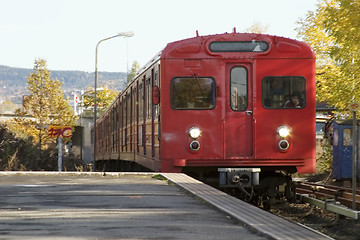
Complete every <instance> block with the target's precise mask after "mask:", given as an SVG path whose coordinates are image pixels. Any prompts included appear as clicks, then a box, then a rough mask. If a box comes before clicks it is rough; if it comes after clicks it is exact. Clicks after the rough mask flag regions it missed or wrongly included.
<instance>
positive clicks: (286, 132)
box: [277, 126, 290, 138]
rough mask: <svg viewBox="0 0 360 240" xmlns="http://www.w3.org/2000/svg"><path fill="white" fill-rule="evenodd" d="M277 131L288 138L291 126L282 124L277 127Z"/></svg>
mask: <svg viewBox="0 0 360 240" xmlns="http://www.w3.org/2000/svg"><path fill="white" fill-rule="evenodd" d="M277 133H278V134H279V136H280V137H282V138H286V137H288V136H289V135H290V128H289V127H287V126H280V127H279V128H278V129H277Z"/></svg>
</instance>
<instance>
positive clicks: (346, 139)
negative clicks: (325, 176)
mask: <svg viewBox="0 0 360 240" xmlns="http://www.w3.org/2000/svg"><path fill="white" fill-rule="evenodd" d="M359 122H360V120H357V134H356V138H357V142H358V148H357V171H356V176H357V178H359V161H358V158H359V157H358V156H359ZM333 131H334V132H333V165H332V166H333V177H334V178H335V179H337V180H344V179H351V178H352V167H353V166H352V165H353V156H352V154H353V141H352V131H353V120H351V119H350V120H336V121H334V123H333Z"/></svg>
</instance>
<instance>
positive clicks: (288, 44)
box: [160, 33, 315, 188]
mask: <svg viewBox="0 0 360 240" xmlns="http://www.w3.org/2000/svg"><path fill="white" fill-rule="evenodd" d="M160 105H161V124H160V126H161V140H160V142H161V143H160V145H161V159H162V171H170V172H180V171H191V172H199V173H200V172H201V173H204V172H205V173H206V171H211V170H216V171H220V175H221V176H222V177H221V179H220V181H221V182H222V185H223V186H224V187H234V186H235V187H240V188H247V187H253V186H259V185H264V184H266V185H268V184H270V183H269V182H270V180H269V179H271V181H273V179H277V178H279V179H280V180H275V182H276V184H275V185H276V187H272V186H271V187H270V186H267V188H278V187H279V185H281V184H282V183H283V182H284V181H285V182H286V181H288V179H289V178H288V177H285V179H286V180H284V178H283V177H280V176H282V175H284V174H283V173H285V175H288V174H291V173H294V172H299V173H313V172H314V171H315V56H314V53H313V52H312V50H311V49H310V47H309V46H308V45H306V44H305V43H302V42H299V41H296V40H291V39H287V38H282V37H277V36H270V35H262V34H240V33H230V34H220V35H211V36H198V37H195V38H191V39H186V40H182V41H178V42H174V43H171V44H168V46H167V47H166V48H165V50H164V51H163V53H162V56H161V104H160ZM278 176H279V177H278ZM284 184H286V183H284ZM265 187H266V186H265Z"/></svg>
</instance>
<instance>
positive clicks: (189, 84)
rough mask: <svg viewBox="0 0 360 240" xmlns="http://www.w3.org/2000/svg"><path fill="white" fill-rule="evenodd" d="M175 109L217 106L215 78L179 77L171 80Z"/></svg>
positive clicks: (172, 103)
mask: <svg viewBox="0 0 360 240" xmlns="http://www.w3.org/2000/svg"><path fill="white" fill-rule="evenodd" d="M171 107H172V108H173V109H212V108H214V107H215V80H214V79H213V78H209V77H198V76H195V75H194V76H193V77H177V78H173V79H172V80H171Z"/></svg>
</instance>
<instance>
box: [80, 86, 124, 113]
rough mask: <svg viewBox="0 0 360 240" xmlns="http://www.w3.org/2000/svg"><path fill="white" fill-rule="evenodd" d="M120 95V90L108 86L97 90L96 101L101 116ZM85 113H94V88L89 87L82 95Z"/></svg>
mask: <svg viewBox="0 0 360 240" xmlns="http://www.w3.org/2000/svg"><path fill="white" fill-rule="evenodd" d="M117 95H118V91H115V90H112V89H109V88H108V87H100V88H99V89H97V91H96V103H97V108H96V110H97V112H98V116H101V115H102V114H103V113H104V111H105V110H106V109H107V108H108V107H109V106H110V105H111V104H112V103H113V101H114V100H115V98H116V97H117ZM81 104H82V106H81V107H82V108H83V112H84V113H83V115H89V114H93V108H94V88H89V89H88V90H87V91H85V93H84V94H83V97H82V103H81Z"/></svg>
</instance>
